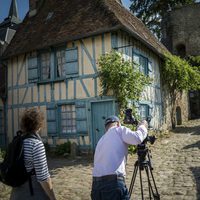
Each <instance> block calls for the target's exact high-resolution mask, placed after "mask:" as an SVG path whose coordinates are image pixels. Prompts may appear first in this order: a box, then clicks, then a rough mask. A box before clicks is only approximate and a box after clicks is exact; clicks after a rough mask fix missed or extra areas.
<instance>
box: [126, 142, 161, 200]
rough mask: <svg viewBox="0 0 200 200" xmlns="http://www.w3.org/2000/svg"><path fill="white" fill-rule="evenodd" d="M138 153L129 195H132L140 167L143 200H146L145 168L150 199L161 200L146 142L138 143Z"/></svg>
mask: <svg viewBox="0 0 200 200" xmlns="http://www.w3.org/2000/svg"><path fill="white" fill-rule="evenodd" d="M137 154H138V160H137V161H136V162H135V164H134V171H133V176H132V179H131V183H130V187H129V195H130V197H131V194H132V191H133V186H134V184H135V180H136V176H137V172H138V169H139V177H140V189H141V196H142V200H144V192H143V182H142V171H143V170H144V171H145V172H146V176H147V182H148V191H149V199H150V200H151V199H154V200H160V195H159V193H158V190H157V187H156V183H155V179H154V176H153V173H152V170H153V167H152V165H151V159H150V154H149V150H148V148H147V147H146V146H145V144H140V145H138V149H137Z"/></svg>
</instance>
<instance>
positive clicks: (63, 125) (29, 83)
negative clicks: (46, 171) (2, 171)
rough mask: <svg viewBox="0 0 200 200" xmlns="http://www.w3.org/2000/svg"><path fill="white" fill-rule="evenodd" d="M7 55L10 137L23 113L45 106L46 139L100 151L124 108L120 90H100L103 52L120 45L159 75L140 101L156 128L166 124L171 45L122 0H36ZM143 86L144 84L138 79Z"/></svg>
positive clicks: (144, 68)
mask: <svg viewBox="0 0 200 200" xmlns="http://www.w3.org/2000/svg"><path fill="white" fill-rule="evenodd" d="M29 4H30V10H29V12H28V14H27V15H26V17H25V19H24V21H23V22H22V24H21V25H20V27H19V29H18V31H17V33H16V34H15V36H14V38H13V40H12V42H11V44H10V45H9V47H8V48H7V50H6V52H5V54H4V59H5V61H6V62H7V75H8V76H7V79H8V80H7V83H8V87H7V90H8V91H7V94H8V97H7V106H6V108H7V121H8V123H7V130H8V131H7V132H8V134H7V137H8V138H9V139H11V138H12V137H13V136H14V134H15V132H16V130H18V128H19V122H20V114H21V112H22V111H23V110H24V109H25V108H28V107H39V108H40V109H41V110H42V111H43V113H44V115H45V116H46V123H45V127H44V130H43V131H42V137H43V138H44V140H46V141H47V142H48V143H49V144H50V145H56V144H61V143H63V142H66V141H71V142H75V143H77V145H78V146H79V147H80V148H81V149H84V148H86V149H94V148H95V146H96V144H97V141H98V140H99V138H100V137H101V136H102V134H103V133H104V120H105V118H106V117H107V116H108V115H111V114H117V103H116V101H115V97H114V96H113V97H112V96H101V95H100V91H101V88H100V83H99V78H98V63H97V60H98V58H99V56H100V55H102V54H105V53H106V52H110V51H111V50H112V49H116V50H118V51H120V52H122V53H123V55H124V56H126V57H127V58H129V59H133V60H134V61H135V62H137V63H138V64H139V65H140V68H141V70H142V71H143V72H144V73H145V74H146V75H149V76H151V77H152V78H153V83H152V84H151V85H150V86H148V87H147V88H146V89H145V91H144V93H143V97H142V99H141V101H140V102H138V104H137V107H138V111H139V114H140V116H141V117H142V118H145V117H147V116H149V115H151V116H152V120H151V126H152V127H154V128H155V129H160V128H161V127H162V126H163V124H164V118H163V110H162V95H161V88H162V86H161V83H160V82H161V81H160V68H161V63H162V62H161V60H162V56H163V52H164V51H166V48H165V47H164V46H163V45H162V44H161V43H160V42H159V41H158V40H157V39H156V38H155V37H154V36H153V34H152V33H151V32H150V31H149V30H148V29H147V28H146V27H145V26H144V24H143V23H142V22H141V21H140V20H139V19H137V18H136V17H135V16H133V15H132V14H131V13H130V12H129V11H128V10H127V9H126V8H125V7H123V5H122V4H121V3H120V1H117V0H84V1H83V0H73V1H69V0H59V1H56V0H48V1H47V0H30V2H29ZM135 84H137V83H135Z"/></svg>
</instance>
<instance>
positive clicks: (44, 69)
mask: <svg viewBox="0 0 200 200" xmlns="http://www.w3.org/2000/svg"><path fill="white" fill-rule="evenodd" d="M40 59H41V61H40V66H41V80H49V79H50V78H51V66H50V52H45V53H41V55H40Z"/></svg>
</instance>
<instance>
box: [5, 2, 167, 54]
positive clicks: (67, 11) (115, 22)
mask: <svg viewBox="0 0 200 200" xmlns="http://www.w3.org/2000/svg"><path fill="white" fill-rule="evenodd" d="M117 29H125V30H126V31H128V32H130V33H131V34H133V36H134V37H136V38H137V39H139V40H141V41H142V42H144V43H145V44H146V45H147V46H148V47H149V48H151V49H152V50H153V51H154V52H156V53H158V54H160V55H162V53H163V51H167V50H166V48H165V47H164V46H163V45H162V44H161V43H160V42H159V41H158V40H157V39H156V38H155V37H154V35H153V34H152V33H151V32H150V31H149V30H148V29H147V28H146V27H145V26H144V24H143V23H142V22H141V21H140V20H139V19H137V18H136V17H135V16H133V15H132V14H131V13H130V12H129V11H128V10H127V9H126V8H124V7H123V6H122V5H121V4H120V3H118V2H117V1H116V0H84V1H83V0H73V1H72V0H48V1H44V4H43V5H42V7H41V9H40V10H39V12H38V13H37V15H35V16H33V17H29V16H28V15H27V16H26V17H25V19H24V21H23V22H22V23H21V24H20V26H19V28H18V31H17V33H16V34H15V36H14V38H13V40H12V41H11V43H10V45H9V46H8V48H7V49H6V51H5V53H4V57H5V58H8V57H11V56H14V55H18V54H22V53H26V52H30V51H33V50H38V49H42V48H46V47H50V46H54V45H58V44H61V43H63V42H67V41H72V40H76V39H80V38H83V37H88V36H91V35H95V34H100V33H103V32H108V31H112V30H117Z"/></svg>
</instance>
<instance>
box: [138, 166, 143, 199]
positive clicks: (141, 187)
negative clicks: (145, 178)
mask: <svg viewBox="0 0 200 200" xmlns="http://www.w3.org/2000/svg"><path fill="white" fill-rule="evenodd" d="M139 172H140V189H141V195H142V200H144V194H143V184H142V171H141V169H140V168H139Z"/></svg>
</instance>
